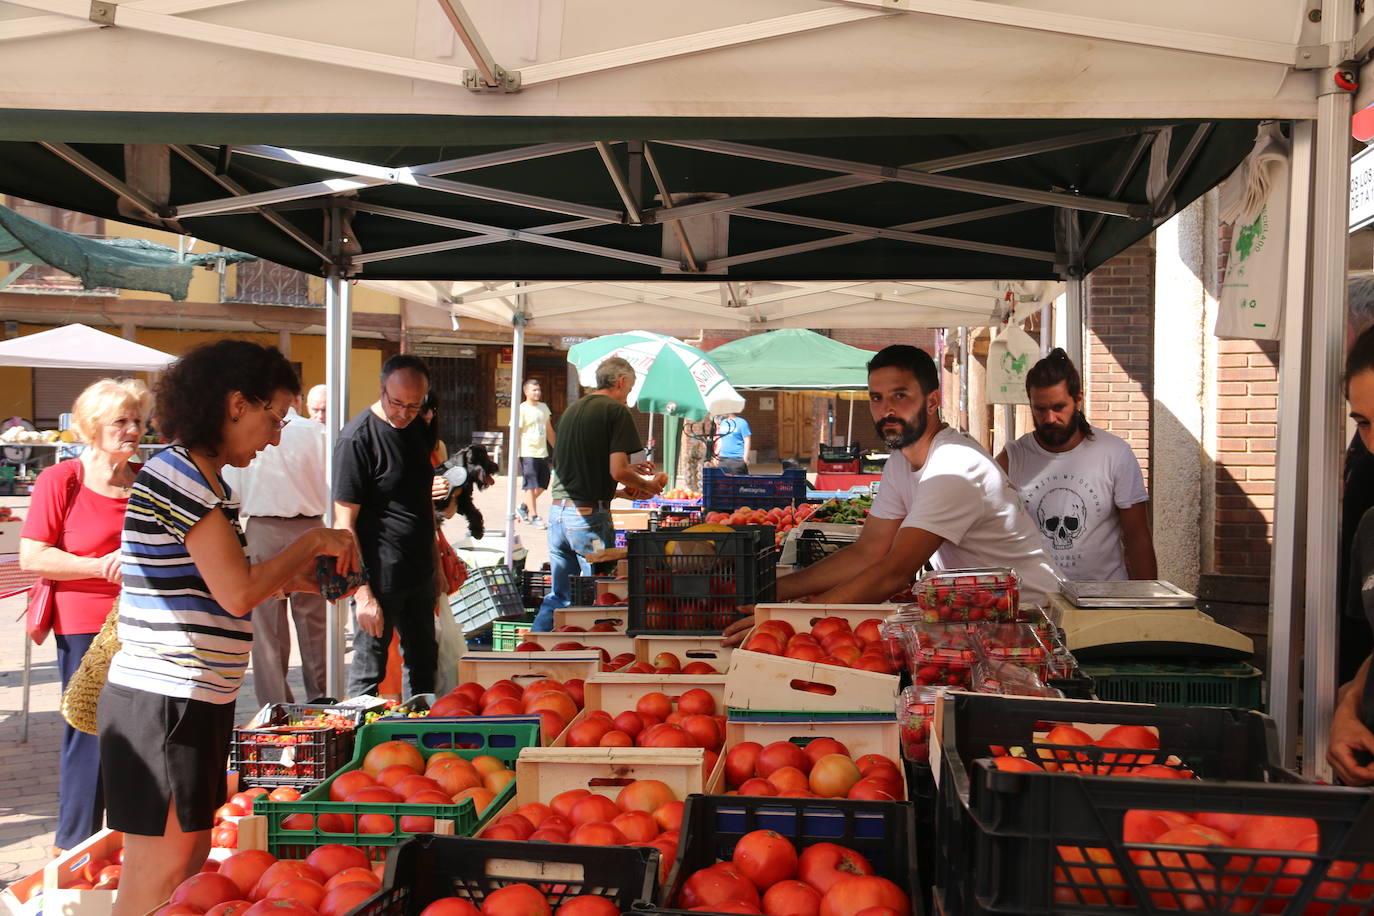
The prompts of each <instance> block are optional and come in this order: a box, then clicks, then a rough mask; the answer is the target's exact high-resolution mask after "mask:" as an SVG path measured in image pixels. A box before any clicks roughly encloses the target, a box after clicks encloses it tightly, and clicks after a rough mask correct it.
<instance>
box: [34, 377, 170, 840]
mask: <svg viewBox="0 0 1374 916" xmlns="http://www.w3.org/2000/svg"><path fill="white" fill-rule="evenodd" d="M151 400H152V396H151V395H149V394H148V386H147V385H144V384H143V383H142V382H140V381H138V380H137V379H128V378H126V379H120V380H119V381H115V380H114V379H111V378H103V379H100V380H99V381H98V382H94V383H92V384H91V385H90V386H89V387H88V388H87V389H86V390H85V391H83V392H81V394H80V395H78V396H77V399H76V403H75V404H73V405H72V429H73V430H74V431H75V432H76V435H77V438H79V439H80V440H81V441H82V442H83V443H84V444H85V446H86V448H85V449H84V450H83V451H82V452H81V455H80V457H78V458H69V459H67V460H66V461H59V462H58V463H57V464H55V465H53V466H52V467H50V468H48V469H47V470H46V471H44V472H43V473H42V474H39V475H38V481H37V482H36V483H35V484H34V488H33V501H32V502H31V504H30V505H29V517H28V518H27V519H26V520H25V521H24V530H23V531H22V532H21V533H20V536H19V565H20V567H21V568H23V569H24V570H26V571H28V572H32V573H35V574H37V575H40V576H44V577H46V578H48V579H51V580H52V581H53V583H54V589H53V635H54V637H55V638H56V642H57V670H58V672H59V673H60V674H61V676H62V687H63V689H66V686H67V682H68V681H70V680H71V679H72V675H74V674H76V669H77V667H78V666H80V664H81V658H82V656H84V655H85V654H86V650H87V649H89V648H90V647H91V641H92V640H94V639H95V635H96V634H97V633H99V632H100V628H101V626H103V625H104V623H105V618H106V617H108V616H109V614H110V609H111V608H112V607H113V606H114V602H115V599H116V598H118V597H119V579H120V576H119V533H120V529H122V528H123V527H124V509H125V506H127V505H128V503H129V490H130V488H131V487H132V486H133V483H134V477H135V475H137V474H138V469H139V468H140V467H141V466H142V465H140V464H139V463H138V462H137V461H134V460H131V459H133V458H134V456H135V455H137V454H138V442H139V439H140V438H142V436H143V425H144V423H145V422H146V421H147V419H148V405H149V402H150V401H151ZM58 771H59V773H60V774H61V778H62V782H61V785H60V788H59V790H58V794H57V831H56V835H55V836H54V838H53V853H54V854H55V855H56V854H59V853H61V852H62V851H64V850H67V849H71V848H72V847H73V846H75V845H77V844H78V843H80V842H81V841H82V840H84V839H86V837H88V836H90V835H91V834H93V833H95V832H96V831H97V830H99V829H100V824H101V821H102V820H103V819H104V814H105V801H104V797H103V796H102V794H101V791H100V746H99V744H98V743H97V742H96V740H95V736H93V735H88V734H86V733H85V732H82V731H77V730H76V729H74V728H72V727H71V726H70V725H64V726H63V728H62V756H61V759H60V761H59V763H58Z"/></svg>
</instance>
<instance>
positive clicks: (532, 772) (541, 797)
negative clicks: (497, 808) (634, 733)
mask: <svg viewBox="0 0 1374 916" xmlns="http://www.w3.org/2000/svg"><path fill="white" fill-rule="evenodd" d="M721 759H722V760H724V758H723V757H722V758H721ZM717 770H718V771H720V766H719V765H718V766H717ZM720 772H723V771H720ZM720 772H717V773H716V774H712V773H708V772H706V752H705V751H704V750H702V749H701V748H699V747H686V748H678V747H672V748H668V747H527V748H525V749H524V750H522V751H521V752H520V758H519V759H518V760H517V761H516V763H515V800H514V801H513V802H512V803H511V804H513V805H515V806H516V807H519V806H520V805H528V804H531V803H533V802H543V803H545V804H547V803H548V802H549V800H550V799H552V798H553V797H554V796H555V795H558V794H559V793H560V792H566V791H568V790H569V789H587V790H588V791H590V792H594V793H596V794H598V795H604V796H606V797H607V798H610V799H614V798H615V797H616V795H618V794H619V793H620V790H621V789H622V788H624V787H625V786H627V785H629V784H630V783H632V782H634V781H635V780H636V779H657V780H660V781H661V782H663V783H665V784H666V785H667V786H668V787H669V788H671V789H672V790H673V793H674V794H675V795H676V796H677V797H678V800H680V801H686V800H687V796H688V795H691V794H693V793H697V792H703V791H710V790H711V789H712V788H713V786H714V782H713V779H712V777H713V775H714V776H717V777H718V776H719V775H720ZM501 813H503V814H504V813H505V812H504V811H502V812H501Z"/></svg>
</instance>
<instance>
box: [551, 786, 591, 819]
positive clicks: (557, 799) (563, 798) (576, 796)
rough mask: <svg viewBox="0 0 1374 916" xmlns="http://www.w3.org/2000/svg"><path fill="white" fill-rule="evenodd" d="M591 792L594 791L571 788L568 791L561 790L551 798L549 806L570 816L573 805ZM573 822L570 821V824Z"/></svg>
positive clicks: (559, 812)
mask: <svg viewBox="0 0 1374 916" xmlns="http://www.w3.org/2000/svg"><path fill="white" fill-rule="evenodd" d="M591 794H592V793H591V792H589V791H587V790H586V789H569V790H568V791H566V792H559V793H558V794H557V795H555V796H554V797H553V798H551V799H549V807H550V808H552V809H553V811H554V813H555V814H561V815H562V816H563V817H569V816H570V815H571V814H572V809H573V805H575V804H577V803H578V802H579V801H581V800H582V799H583V798H586V797H587V796H588V795H591ZM571 823H572V822H571V821H569V825H571Z"/></svg>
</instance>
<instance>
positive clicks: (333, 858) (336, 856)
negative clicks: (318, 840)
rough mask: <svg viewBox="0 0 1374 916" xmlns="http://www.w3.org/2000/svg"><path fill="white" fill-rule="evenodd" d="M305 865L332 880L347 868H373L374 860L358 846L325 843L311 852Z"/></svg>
mask: <svg viewBox="0 0 1374 916" xmlns="http://www.w3.org/2000/svg"><path fill="white" fill-rule="evenodd" d="M305 864H307V865H312V866H314V867H315V868H318V869H319V870H320V874H322V875H324V876H325V878H326V879H328V878H332V877H334V876H335V875H337V874H338V873H339V872H341V871H343V870H344V869H346V868H371V867H372V860H371V859H369V858H368V857H367V853H365V852H363V851H362V850H361V849H359V848H358V847H357V846H345V845H344V844H343V843H325V844H324V845H323V846H317V847H316V848H314V849H312V850H311V851H310V855H308V856H306V857H305Z"/></svg>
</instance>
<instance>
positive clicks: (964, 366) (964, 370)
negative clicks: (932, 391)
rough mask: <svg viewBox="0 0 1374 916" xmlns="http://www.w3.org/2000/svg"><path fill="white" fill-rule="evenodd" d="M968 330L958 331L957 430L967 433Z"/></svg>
mask: <svg viewBox="0 0 1374 916" xmlns="http://www.w3.org/2000/svg"><path fill="white" fill-rule="evenodd" d="M968 347H969V342H968V328H960V329H959V430H960V431H961V432H968V429H969V415H968V366H969V358H968Z"/></svg>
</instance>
